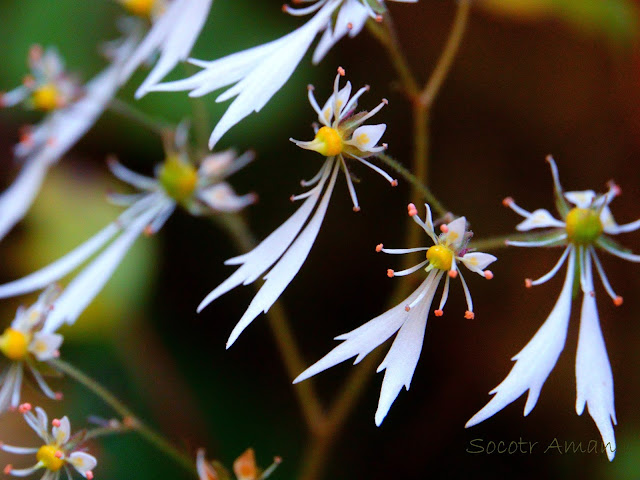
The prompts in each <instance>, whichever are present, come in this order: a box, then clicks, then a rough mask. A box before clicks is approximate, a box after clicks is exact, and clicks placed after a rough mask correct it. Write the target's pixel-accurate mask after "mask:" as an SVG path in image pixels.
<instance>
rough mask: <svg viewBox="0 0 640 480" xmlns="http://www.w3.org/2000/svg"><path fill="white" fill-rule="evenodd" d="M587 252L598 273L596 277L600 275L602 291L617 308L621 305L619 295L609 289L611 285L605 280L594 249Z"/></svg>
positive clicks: (605, 276)
mask: <svg viewBox="0 0 640 480" xmlns="http://www.w3.org/2000/svg"><path fill="white" fill-rule="evenodd" d="M589 250H590V252H591V258H593V262H594V263H595V264H596V270H597V271H598V275H600V280H601V281H602V286H603V287H604V289H605V291H606V292H607V294H608V295H609V296H610V297H611V299H612V300H613V303H614V305H616V306H618V307H619V306H620V305H622V297H621V296H620V295H617V294H616V292H614V291H613V288H611V284H610V283H609V279H608V278H607V275H606V273H605V271H604V268H602V263H600V259H599V258H598V255H596V252H595V249H593V247H591V248H590V249H589ZM618 299H620V300H618ZM618 302H619V303H618Z"/></svg>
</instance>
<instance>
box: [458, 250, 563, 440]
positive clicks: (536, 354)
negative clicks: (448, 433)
mask: <svg viewBox="0 0 640 480" xmlns="http://www.w3.org/2000/svg"><path fill="white" fill-rule="evenodd" d="M568 248H570V249H571V251H570V253H569V261H568V265H567V274H566V277H565V281H564V286H563V287H562V291H561V292H560V296H559V297H558V300H557V301H556V304H555V306H554V307H553V310H552V311H551V313H550V314H549V317H548V318H547V320H546V321H545V323H544V324H543V325H542V326H541V327H540V329H539V330H538V331H537V332H536V334H535V335H534V336H533V338H532V339H531V340H530V341H529V343H528V344H527V345H526V346H525V347H524V348H523V349H522V350H521V351H520V352H519V353H518V354H517V355H516V356H514V357H513V360H516V364H515V365H514V366H513V368H512V369H511V371H510V372H509V375H507V378H505V379H504V380H503V381H502V383H500V385H498V386H497V387H496V388H494V389H493V390H492V391H491V392H489V393H490V394H495V396H494V397H493V398H492V399H491V400H490V401H489V403H487V405H485V406H484V408H482V409H481V410H480V411H479V412H478V413H476V414H475V415H474V416H473V417H472V418H471V419H470V420H469V421H468V422H467V424H466V427H467V428H468V427H472V426H473V425H476V424H478V423H480V422H482V421H484V420H486V419H487V418H489V417H492V416H493V415H495V414H496V413H497V412H499V411H500V410H502V409H503V408H504V407H506V406H507V405H509V404H510V403H511V402H513V401H515V400H516V399H518V398H519V397H520V396H522V394H523V393H525V392H526V391H527V390H528V391H529V395H528V397H527V403H526V405H525V407H524V415H525V416H526V415H528V414H529V412H531V410H532V409H533V407H534V406H535V404H536V402H537V401H538V397H539V396H540V390H541V389H542V385H543V384H544V382H545V381H546V379H547V377H548V376H549V374H550V373H551V370H553V367H554V366H555V364H556V362H557V360H558V357H559V356H560V353H561V352H562V349H563V348H564V343H565V340H566V337H567V328H568V326H569V315H570V313H571V293H572V289H573V279H574V274H575V268H574V266H575V257H576V253H575V249H574V248H573V247H568Z"/></svg>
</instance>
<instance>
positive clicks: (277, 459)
mask: <svg viewBox="0 0 640 480" xmlns="http://www.w3.org/2000/svg"><path fill="white" fill-rule="evenodd" d="M273 463H277V464H278V465H279V464H281V463H282V457H273Z"/></svg>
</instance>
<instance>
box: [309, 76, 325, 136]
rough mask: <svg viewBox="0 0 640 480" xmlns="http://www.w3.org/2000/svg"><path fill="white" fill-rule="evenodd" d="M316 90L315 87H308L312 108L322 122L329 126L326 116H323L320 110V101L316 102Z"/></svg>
mask: <svg viewBox="0 0 640 480" xmlns="http://www.w3.org/2000/svg"><path fill="white" fill-rule="evenodd" d="M314 90H315V87H314V86H313V85H307V97H308V98H309V103H310V104H311V107H313V109H314V110H315V112H316V113H317V114H318V118H319V119H320V121H321V122H322V123H324V124H325V125H326V126H329V123H327V121H326V119H325V118H324V115H323V114H322V110H321V109H320V105H318V101H317V100H316V97H315V95H314V94H313V91H314Z"/></svg>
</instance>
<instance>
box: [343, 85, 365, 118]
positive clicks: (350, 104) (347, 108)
mask: <svg viewBox="0 0 640 480" xmlns="http://www.w3.org/2000/svg"><path fill="white" fill-rule="evenodd" d="M370 88H371V87H370V86H369V85H365V86H364V87H362V88H361V89H360V90H358V91H357V92H356V93H355V94H354V95H353V96H352V97H351V100H349V101H348V102H347V104H346V105H345V106H344V111H345V112H349V111H350V110H351V109H352V108H355V105H356V103H357V102H358V98H360V96H361V95H362V94H363V93H365V92H368V91H369V89H370Z"/></svg>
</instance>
